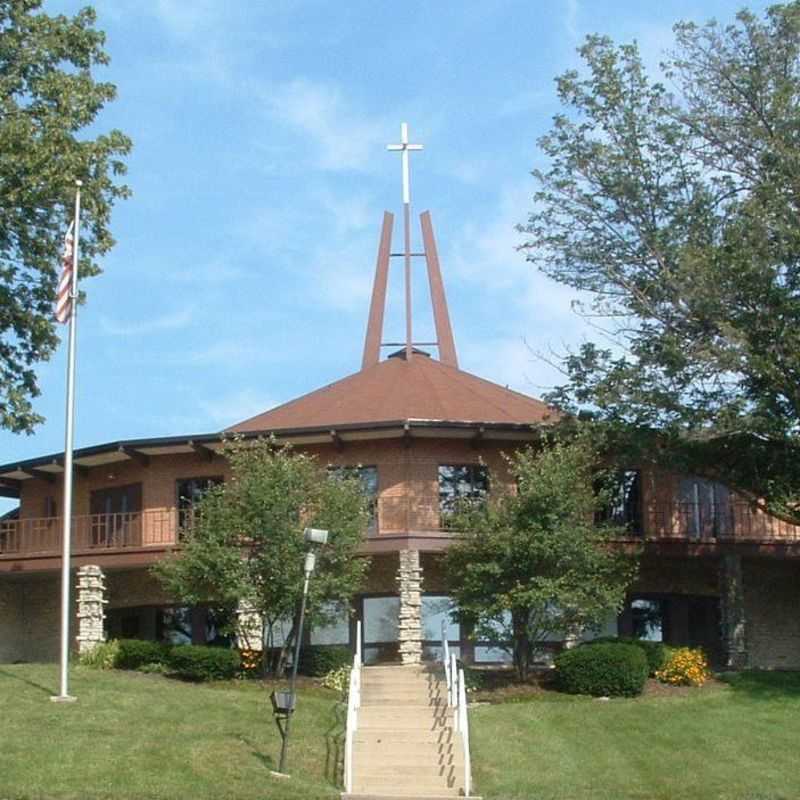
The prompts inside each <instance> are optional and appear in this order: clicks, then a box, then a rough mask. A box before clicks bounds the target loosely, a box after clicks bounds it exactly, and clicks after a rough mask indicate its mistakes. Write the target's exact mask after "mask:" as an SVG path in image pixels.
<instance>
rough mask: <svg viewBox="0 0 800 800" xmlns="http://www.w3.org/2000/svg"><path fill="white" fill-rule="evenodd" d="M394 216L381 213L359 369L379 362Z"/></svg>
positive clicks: (386, 212) (385, 212)
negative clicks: (373, 279)
mask: <svg viewBox="0 0 800 800" xmlns="http://www.w3.org/2000/svg"><path fill="white" fill-rule="evenodd" d="M393 223H394V215H393V214H390V213H389V212H388V211H384V212H383V225H382V226H381V241H380V244H379V245H378V260H377V263H376V265H375V284H374V285H373V287H372V301H371V302H370V304H369V322H367V338H366V339H365V341H364V358H363V359H362V361H361V369H366V368H367V367H371V366H372V365H373V364H377V363H378V362H379V361H380V360H381V336H382V335H383V312H384V309H385V308H386V283H387V280H388V277H389V250H390V248H391V246H392V225H393Z"/></svg>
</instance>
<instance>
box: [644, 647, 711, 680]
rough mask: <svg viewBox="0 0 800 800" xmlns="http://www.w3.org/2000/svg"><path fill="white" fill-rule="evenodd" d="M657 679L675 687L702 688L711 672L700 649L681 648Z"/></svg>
mask: <svg viewBox="0 0 800 800" xmlns="http://www.w3.org/2000/svg"><path fill="white" fill-rule="evenodd" d="M656 677H657V678H658V679H659V680H660V681H661V682H662V683H670V684H672V685H673V686H702V685H703V684H704V683H705V682H706V681H707V680H708V679H709V678H710V677H711V670H710V669H709V667H708V661H707V660H706V656H705V653H703V651H702V650H701V649H700V648H699V647H696V648H691V647H679V648H678V649H677V650H675V651H674V652H673V653H672V655H671V656H670V658H669V660H668V661H667V663H666V664H665V665H664V668H663V669H661V670H659V671H658V672H657V673H656Z"/></svg>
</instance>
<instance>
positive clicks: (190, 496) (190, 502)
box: [177, 476, 222, 528]
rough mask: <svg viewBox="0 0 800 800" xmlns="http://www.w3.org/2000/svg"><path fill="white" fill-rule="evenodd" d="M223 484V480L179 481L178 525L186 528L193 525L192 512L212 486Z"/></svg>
mask: <svg viewBox="0 0 800 800" xmlns="http://www.w3.org/2000/svg"><path fill="white" fill-rule="evenodd" d="M220 483H222V478H221V477H218V476H215V477H212V478H182V479H180V480H179V481H177V493H178V524H179V525H180V526H181V528H185V527H186V526H187V525H189V524H190V523H191V519H192V511H193V509H194V507H195V505H196V504H197V503H199V502H200V500H202V499H203V497H204V496H205V494H206V493H207V492H208V490H209V489H211V487H212V486H217V485H219V484H220Z"/></svg>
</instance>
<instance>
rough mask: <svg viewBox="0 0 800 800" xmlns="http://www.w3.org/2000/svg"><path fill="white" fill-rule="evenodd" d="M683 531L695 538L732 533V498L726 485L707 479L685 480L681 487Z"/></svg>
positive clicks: (692, 478) (682, 480)
mask: <svg viewBox="0 0 800 800" xmlns="http://www.w3.org/2000/svg"><path fill="white" fill-rule="evenodd" d="M679 498H680V500H679V503H678V505H679V513H680V523H681V530H682V531H684V532H685V533H686V534H687V535H689V536H693V537H700V536H712V537H716V536H724V535H725V534H726V533H731V530H732V524H733V520H732V514H731V497H730V492H729V491H728V488H727V487H726V486H723V485H722V484H721V483H717V482H716V481H709V480H705V479H704V478H694V477H690V478H682V479H681V482H680V487H679Z"/></svg>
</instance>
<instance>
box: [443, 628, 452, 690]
mask: <svg viewBox="0 0 800 800" xmlns="http://www.w3.org/2000/svg"><path fill="white" fill-rule="evenodd" d="M442 662H443V663H444V680H445V684H446V685H447V705H448V706H449V705H450V699H451V696H450V685H451V683H452V679H451V675H450V645H449V644H448V642H447V625H446V624H445V622H444V620H443V621H442Z"/></svg>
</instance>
